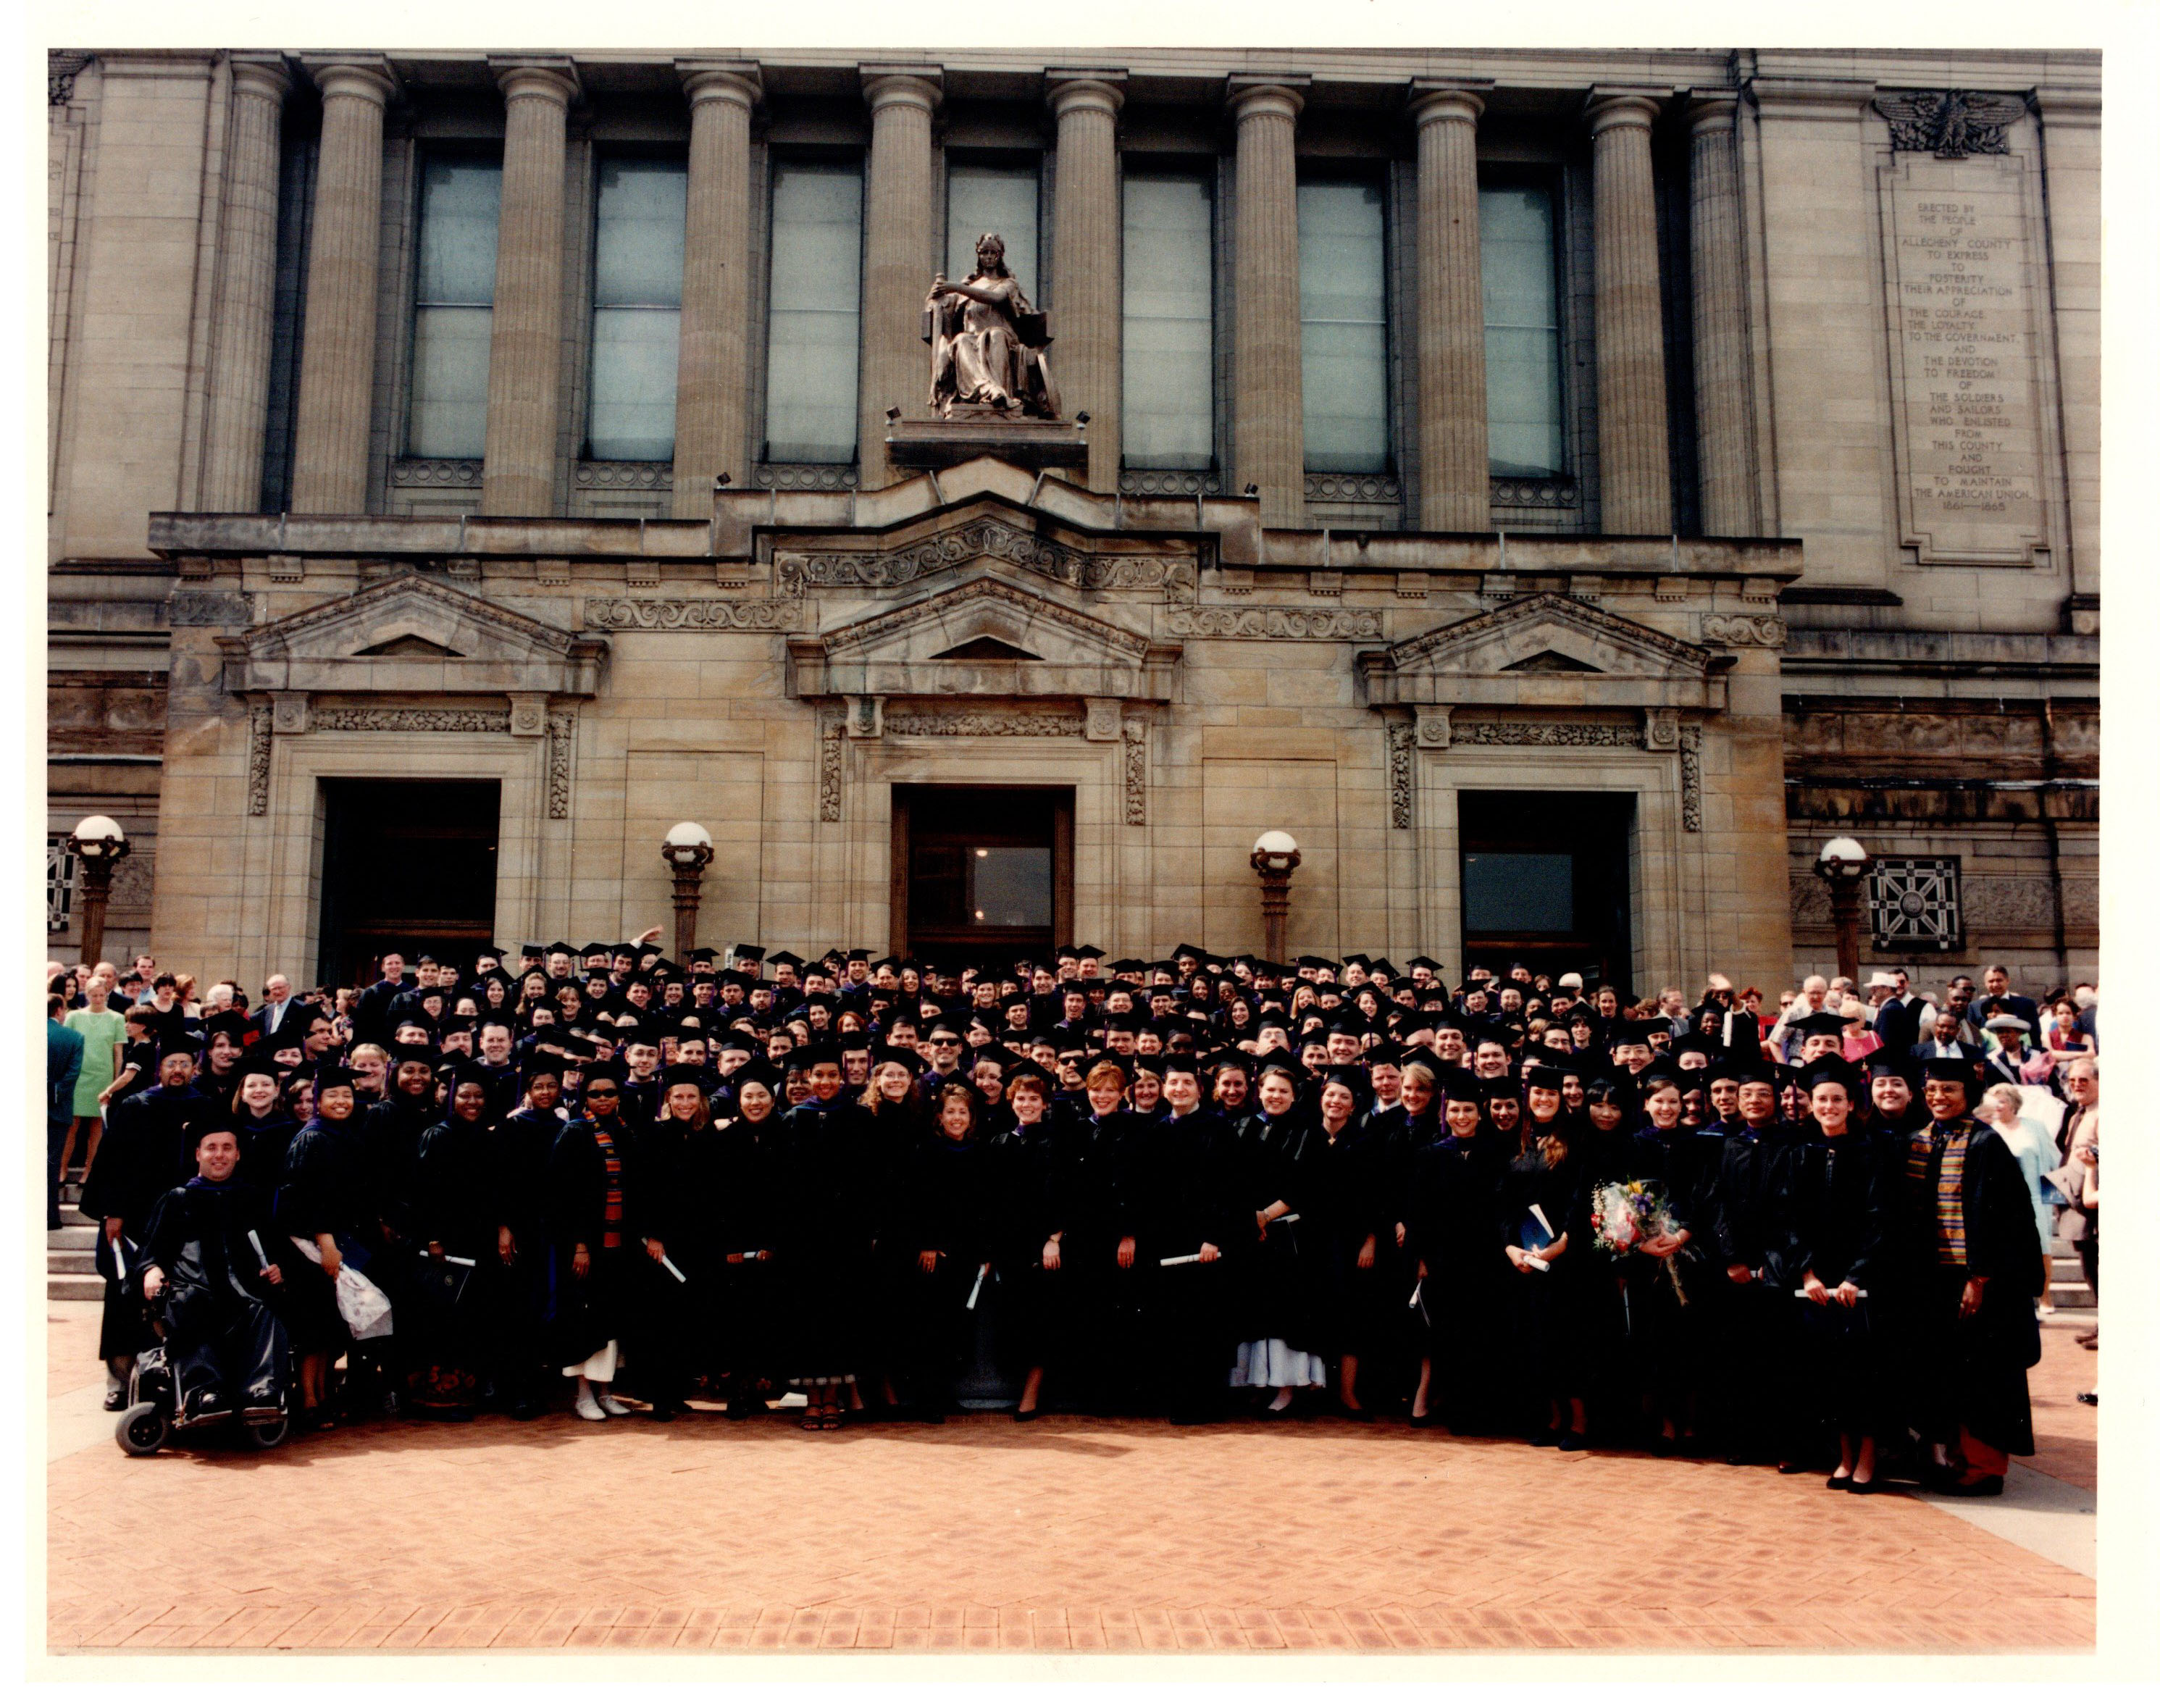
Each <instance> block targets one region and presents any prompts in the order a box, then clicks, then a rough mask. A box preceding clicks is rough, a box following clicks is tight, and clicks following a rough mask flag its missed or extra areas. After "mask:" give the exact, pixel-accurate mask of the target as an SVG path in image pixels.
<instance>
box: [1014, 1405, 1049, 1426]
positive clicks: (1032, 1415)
mask: <svg viewBox="0 0 2160 1708" xmlns="http://www.w3.org/2000/svg"><path fill="white" fill-rule="evenodd" d="M1041 1415H1042V1408H1041V1406H1039V1405H1038V1406H1036V1407H1035V1408H1034V1409H1032V1410H1029V1411H1022V1410H1021V1409H1020V1408H1019V1407H1018V1406H1015V1407H1014V1408H1013V1415H1012V1420H1013V1421H1014V1422H1015V1423H1033V1422H1034V1421H1035V1420H1036V1419H1037V1418H1039V1417H1041Z"/></svg>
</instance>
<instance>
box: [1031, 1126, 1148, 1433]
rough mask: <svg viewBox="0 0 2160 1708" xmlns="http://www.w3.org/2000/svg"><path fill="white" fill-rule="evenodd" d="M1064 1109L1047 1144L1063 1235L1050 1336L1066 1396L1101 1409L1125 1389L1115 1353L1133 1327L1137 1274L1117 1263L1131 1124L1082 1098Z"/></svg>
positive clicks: (1124, 1369)
mask: <svg viewBox="0 0 2160 1708" xmlns="http://www.w3.org/2000/svg"><path fill="white" fill-rule="evenodd" d="M1068 1108H1069V1114H1068V1117H1067V1119H1064V1120H1062V1122H1060V1124H1059V1125H1058V1127H1057V1132H1056V1135H1055V1137H1054V1138H1053V1139H1052V1140H1051V1146H1052V1149H1051V1164H1050V1207H1051V1217H1052V1219H1054V1220H1055V1221H1056V1222H1057V1225H1058V1227H1059V1228H1062V1230H1063V1231H1064V1235H1065V1237H1064V1238H1063V1239H1062V1240H1061V1241H1060V1242H1059V1259H1058V1275H1059V1284H1058V1286H1057V1289H1056V1290H1055V1291H1054V1293H1052V1295H1051V1304H1052V1307H1053V1311H1054V1317H1053V1325H1052V1331H1051V1332H1052V1334H1053V1337H1054V1338H1055V1339H1056V1340H1057V1342H1059V1343H1060V1344H1062V1346H1063V1347H1064V1349H1065V1362H1066V1363H1067V1365H1068V1366H1069V1371H1068V1375H1069V1390H1070V1393H1071V1394H1072V1397H1073V1398H1074V1399H1076V1400H1077V1402H1078V1403H1079V1404H1083V1405H1085V1406H1088V1407H1103V1406H1109V1405H1111V1404H1115V1403H1116V1401H1117V1399H1118V1398H1119V1395H1120V1394H1122V1393H1123V1392H1124V1389H1126V1388H1127V1386H1128V1385H1129V1384H1128V1383H1127V1380H1126V1378H1127V1376H1128V1375H1129V1372H1130V1370H1131V1368H1132V1366H1131V1361H1130V1360H1129V1359H1128V1358H1124V1356H1122V1354H1121V1353H1120V1352H1119V1347H1120V1346H1121V1344H1122V1343H1123V1342H1124V1341H1125V1340H1127V1339H1128V1338H1132V1337H1136V1336H1137V1333H1138V1327H1139V1320H1138V1314H1137V1313H1138V1306H1139V1292H1138V1288H1137V1285H1136V1281H1135V1271H1133V1270H1129V1269H1119V1267H1118V1263H1117V1252H1118V1242H1119V1240H1120V1239H1121V1238H1123V1237H1124V1233H1123V1232H1122V1231H1121V1229H1120V1228H1119V1221H1120V1217H1119V1205H1118V1181H1119V1166H1120V1160H1121V1158H1122V1157H1123V1155H1124V1151H1125V1148H1126V1146H1127V1145H1128V1143H1129V1138H1130V1134H1131V1131H1132V1130H1133V1122H1132V1116H1131V1114H1130V1112H1129V1111H1128V1110H1124V1109H1113V1110H1112V1111H1111V1112H1110V1113H1109V1114H1107V1115H1101V1116H1098V1115H1097V1114H1095V1113H1094V1111H1093V1108H1091V1107H1090V1106H1089V1105H1088V1102H1087V1100H1086V1099H1085V1098H1076V1099H1074V1100H1073V1101H1072V1103H1071V1104H1070V1105H1068Z"/></svg>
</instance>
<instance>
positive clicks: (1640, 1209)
mask: <svg viewBox="0 0 2160 1708" xmlns="http://www.w3.org/2000/svg"><path fill="white" fill-rule="evenodd" d="M1590 1231H1591V1236H1592V1238H1593V1239H1594V1240H1595V1242H1596V1243H1597V1249H1599V1250H1600V1251H1609V1252H1611V1253H1612V1254H1614V1255H1615V1256H1616V1257H1619V1256H1625V1255H1626V1254H1628V1253H1629V1252H1631V1251H1633V1250H1634V1249H1636V1248H1637V1247H1638V1246H1639V1245H1641V1244H1642V1243H1643V1241H1645V1240H1648V1239H1659V1238H1664V1237H1665V1236H1666V1235H1668V1234H1673V1233H1685V1231H1686V1229H1685V1227H1684V1226H1683V1225H1682V1223H1681V1222H1680V1217H1678V1216H1676V1215H1675V1214H1674V1213H1673V1207H1672V1202H1671V1200H1670V1199H1669V1198H1668V1197H1666V1196H1665V1189H1664V1187H1663V1186H1659V1184H1658V1183H1657V1182H1656V1181H1641V1180H1633V1181H1606V1182H1605V1183H1604V1185H1602V1186H1599V1187H1598V1188H1597V1191H1594V1192H1593V1193H1591V1199H1590ZM1664 1265H1665V1273H1666V1274H1667V1275H1669V1276H1670V1277H1671V1278H1672V1283H1673V1293H1674V1295H1675V1297H1677V1298H1678V1299H1679V1300H1680V1303H1681V1304H1683V1305H1685V1304H1686V1303H1687V1295H1686V1294H1685V1292H1683V1291H1682V1290H1681V1289H1680V1267H1679V1265H1678V1264H1675V1263H1674V1261H1673V1260H1672V1259H1671V1258H1670V1257H1667V1258H1666V1259H1665V1260H1664Z"/></svg>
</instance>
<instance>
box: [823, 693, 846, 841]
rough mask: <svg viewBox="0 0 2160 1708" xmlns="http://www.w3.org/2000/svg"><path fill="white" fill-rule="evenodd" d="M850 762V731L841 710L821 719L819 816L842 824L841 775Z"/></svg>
mask: <svg viewBox="0 0 2160 1708" xmlns="http://www.w3.org/2000/svg"><path fill="white" fill-rule="evenodd" d="M846 763H847V732H846V730H845V729H844V728H843V726H842V723H841V719H840V714H839V711H838V710H832V711H826V712H821V713H819V714H818V818H820V819H822V820H823V821H824V822H825V823H828V824H838V823H839V822H840V774H841V771H842V768H843V767H844V766H845V765H846Z"/></svg>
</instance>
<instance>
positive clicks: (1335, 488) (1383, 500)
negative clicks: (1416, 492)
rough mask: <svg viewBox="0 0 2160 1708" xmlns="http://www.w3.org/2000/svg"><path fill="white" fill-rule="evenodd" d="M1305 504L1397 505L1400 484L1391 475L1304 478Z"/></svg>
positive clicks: (1401, 498) (1400, 499)
mask: <svg viewBox="0 0 2160 1708" xmlns="http://www.w3.org/2000/svg"><path fill="white" fill-rule="evenodd" d="M1305 498H1306V503H1308V504H1315V503H1318V504H1400V503H1401V502H1402V501H1403V483H1402V481H1401V480H1399V479H1398V478H1397V477H1396V476H1395V475H1315V474H1307V475H1306V477H1305Z"/></svg>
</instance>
